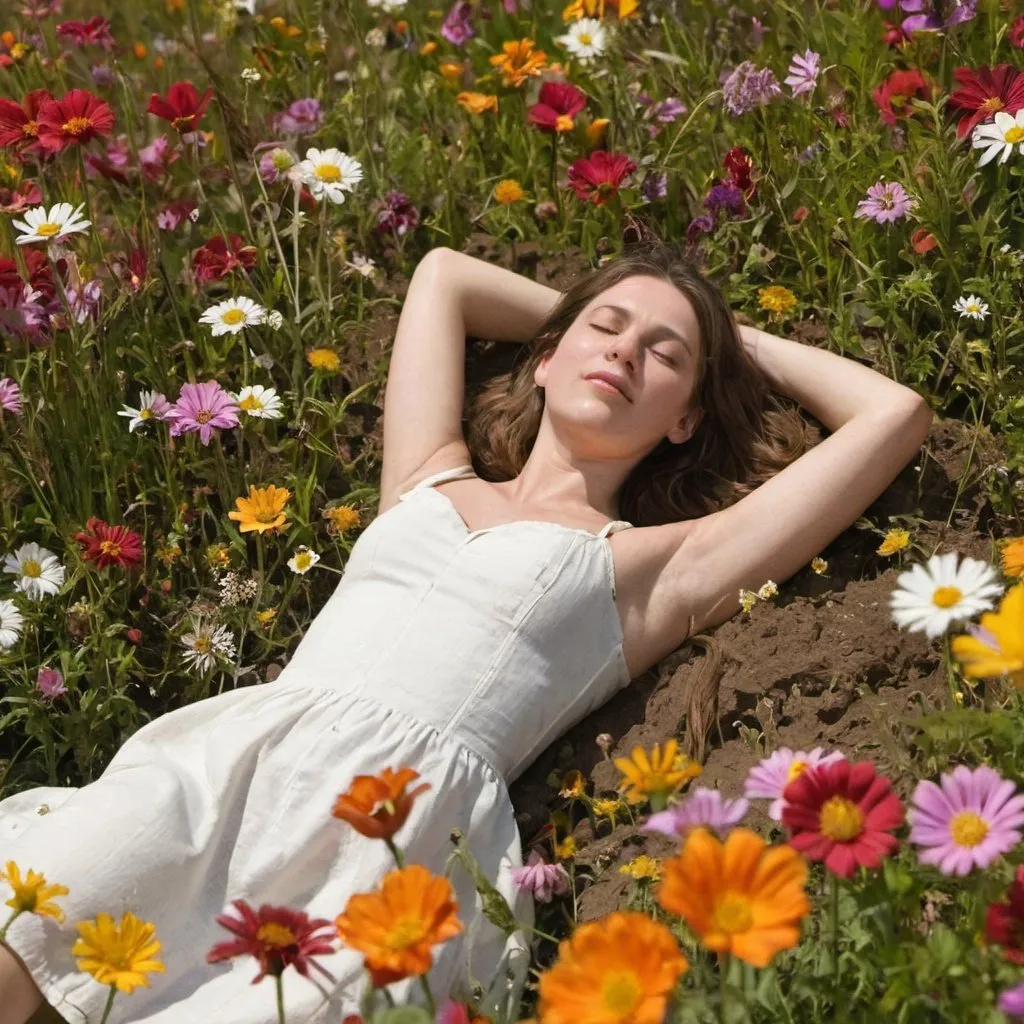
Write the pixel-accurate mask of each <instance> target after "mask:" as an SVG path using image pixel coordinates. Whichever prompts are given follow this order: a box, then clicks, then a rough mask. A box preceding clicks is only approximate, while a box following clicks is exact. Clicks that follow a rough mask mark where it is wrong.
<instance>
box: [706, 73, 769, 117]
mask: <svg viewBox="0 0 1024 1024" xmlns="http://www.w3.org/2000/svg"><path fill="white" fill-rule="evenodd" d="M720 80H721V86H722V102H723V103H724V104H725V109H726V110H727V111H728V112H729V113H730V114H732V116H733V117H740V116H742V115H743V114H746V113H747V112H748V111H751V110H753V109H754V107H760V106H764V105H765V104H768V103H771V101H772V100H773V99H775V97H776V96H781V95H782V89H781V88H780V87H779V82H778V79H776V77H775V75H774V74H773V73H772V69H771V68H763V69H761V70H760V71H758V69H757V67H756V65H755V64H754V62H753V61H749V60H745V61H743V62H742V63H741V64H739V65H737V66H736V67H735V68H734V69H733V70H732V71H723V72H722V74H721V76H720Z"/></svg>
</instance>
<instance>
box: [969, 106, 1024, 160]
mask: <svg viewBox="0 0 1024 1024" xmlns="http://www.w3.org/2000/svg"><path fill="white" fill-rule="evenodd" d="M1014 146H1016V147H1017V152H1018V153H1024V107H1021V109H1020V110H1018V111H1017V113H1016V114H1008V113H1007V112H1006V111H1005V110H997V111H996V114H995V123H994V124H979V125H978V126H977V127H976V128H975V129H974V133H973V134H972V136H971V147H972V148H973V149H984V150H985V152H984V153H983V154H982V157H981V159H980V160H979V161H978V166H979V167H984V166H985V164H987V163H988V162H989V161H990V160H993V159H995V157H996V156H998V154H999V153H1000V151H1001V152H1002V154H1003V155H1002V156H1001V157H1000V158H999V162H1000V163H1001V164H1005V163H1006V161H1007V160H1009V158H1010V154H1011V153H1012V152H1013V147H1014Z"/></svg>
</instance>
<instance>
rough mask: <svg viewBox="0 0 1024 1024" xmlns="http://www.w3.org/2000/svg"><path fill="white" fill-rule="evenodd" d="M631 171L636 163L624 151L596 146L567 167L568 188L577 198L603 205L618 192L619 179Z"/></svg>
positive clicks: (622, 178) (634, 168)
mask: <svg viewBox="0 0 1024 1024" xmlns="http://www.w3.org/2000/svg"><path fill="white" fill-rule="evenodd" d="M635 170H636V164H635V163H634V162H633V161H632V160H631V159H630V158H629V157H628V156H626V155H625V154H624V153H607V152H605V151H604V150H603V149H599V150H597V151H596V152H594V153H591V154H590V156H587V157H580V158H579V159H578V160H576V161H575V162H573V163H572V164H571V165H570V166H569V170H568V176H569V187H570V188H571V189H573V191H575V193H576V195H577V196H579V198H580V199H583V200H587V199H589V200H590V201H591V202H592V203H594V204H595V205H596V206H603V205H604V204H605V203H607V202H608V200H609V199H611V198H612V196H614V195H617V194H618V191H619V187H620V186H621V185H622V182H623V181H624V180H625V178H626V177H627V176H628V175H630V174H632V173H633V172H634V171H635Z"/></svg>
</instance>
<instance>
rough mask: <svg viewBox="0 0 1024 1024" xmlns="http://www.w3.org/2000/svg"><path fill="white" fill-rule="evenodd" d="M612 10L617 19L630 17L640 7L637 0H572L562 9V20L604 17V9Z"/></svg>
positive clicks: (621, 19)
mask: <svg viewBox="0 0 1024 1024" xmlns="http://www.w3.org/2000/svg"><path fill="white" fill-rule="evenodd" d="M606 9H608V10H613V11H615V12H616V13H617V14H618V16H619V21H624V20H625V19H626V18H631V17H633V16H634V15H635V14H637V12H638V11H639V9H640V4H639V0H572V2H571V3H569V4H568V5H567V6H566V7H564V8H563V9H562V21H579V20H580V18H602V19H603V18H604V15H605V10H606Z"/></svg>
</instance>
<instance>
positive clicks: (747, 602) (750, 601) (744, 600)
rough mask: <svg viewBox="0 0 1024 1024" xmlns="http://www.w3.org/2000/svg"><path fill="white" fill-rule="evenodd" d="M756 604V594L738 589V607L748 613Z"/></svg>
mask: <svg viewBox="0 0 1024 1024" xmlns="http://www.w3.org/2000/svg"><path fill="white" fill-rule="evenodd" d="M755 604H757V594H755V593H754V591H752V590H743V589H742V588H741V589H740V607H741V608H742V609H743V610H744V611H745V612H749V611H750V609H751V608H753V607H754V605H755Z"/></svg>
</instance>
